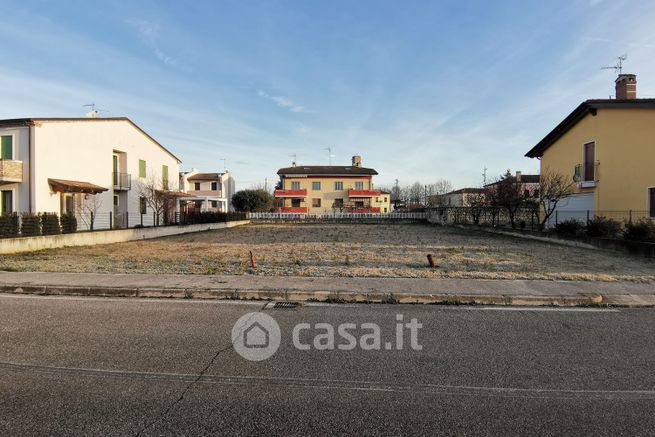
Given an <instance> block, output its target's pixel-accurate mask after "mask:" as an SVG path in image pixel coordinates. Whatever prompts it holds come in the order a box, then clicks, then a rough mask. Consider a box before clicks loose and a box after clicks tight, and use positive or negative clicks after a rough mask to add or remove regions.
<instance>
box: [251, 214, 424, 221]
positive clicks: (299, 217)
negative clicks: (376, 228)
mask: <svg viewBox="0 0 655 437" xmlns="http://www.w3.org/2000/svg"><path fill="white" fill-rule="evenodd" d="M426 217H427V216H426V213H424V212H392V213H386V214H385V213H356V212H335V213H324V214H304V213H303V214H298V213H289V212H249V213H248V219H250V220H253V221H259V222H302V223H412V222H424V221H425V220H426Z"/></svg>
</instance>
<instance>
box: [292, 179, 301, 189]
mask: <svg viewBox="0 0 655 437" xmlns="http://www.w3.org/2000/svg"><path fill="white" fill-rule="evenodd" d="M291 189H292V190H299V189H300V181H293V182H291Z"/></svg>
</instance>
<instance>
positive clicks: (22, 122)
mask: <svg viewBox="0 0 655 437" xmlns="http://www.w3.org/2000/svg"><path fill="white" fill-rule="evenodd" d="M62 121H84V122H99V121H126V122H128V123H130V124H131V125H132V126H133V127H134V128H136V130H138V131H139V132H141V133H142V134H143V135H145V136H146V138H148V139H149V140H150V141H152V142H153V143H155V144H156V145H157V146H159V147H160V148H161V149H162V150H163V151H164V152H166V153H168V154H169V155H170V156H171V157H173V158H174V159H175V160H176V161H177V162H178V163H182V161H181V160H180V158H178V157H177V156H175V155H173V153H171V151H170V150H168V149H167V148H166V147H164V146H163V145H161V143H159V142H158V141H157V140H155V139H154V138H153V137H151V136H150V135H149V134H148V133H147V132H146V131H144V130H143V129H141V128H140V127H139V126H138V125H137V124H136V123H134V122H133V121H132V120H130V119H129V118H127V117H98V118H89V117H77V118H57V117H46V118H12V119H5V120H0V127H12V126H30V125H33V124H34V123H44V122H62Z"/></svg>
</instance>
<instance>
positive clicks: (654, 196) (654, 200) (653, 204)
mask: <svg viewBox="0 0 655 437" xmlns="http://www.w3.org/2000/svg"><path fill="white" fill-rule="evenodd" d="M648 198H649V199H650V216H651V217H655V187H653V188H649V189H648Z"/></svg>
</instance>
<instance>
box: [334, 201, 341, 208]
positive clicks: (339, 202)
mask: <svg viewBox="0 0 655 437" xmlns="http://www.w3.org/2000/svg"><path fill="white" fill-rule="evenodd" d="M334 207H335V208H343V199H334Z"/></svg>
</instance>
